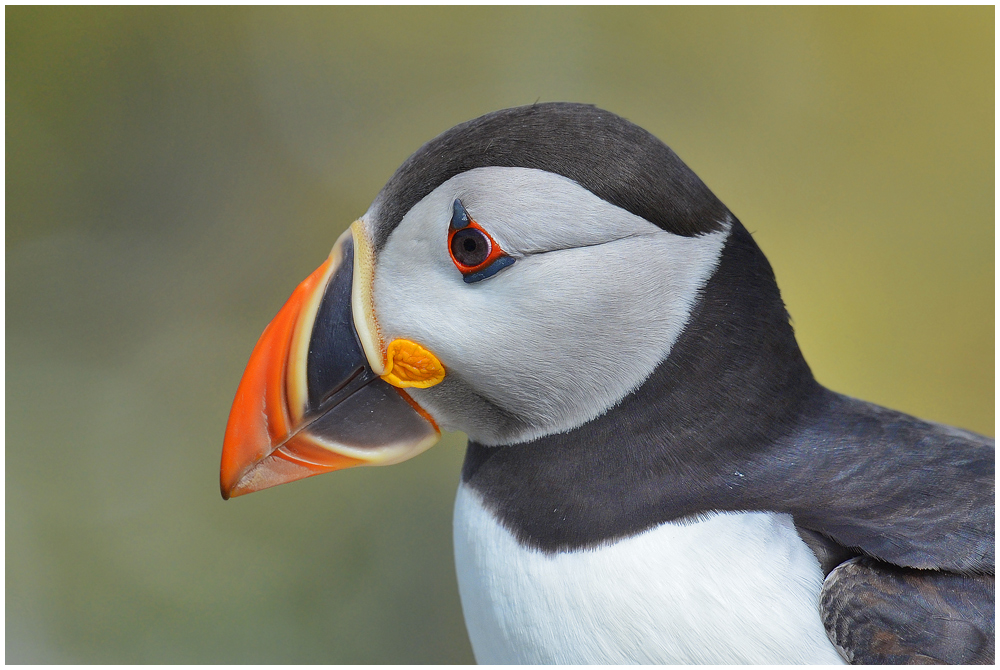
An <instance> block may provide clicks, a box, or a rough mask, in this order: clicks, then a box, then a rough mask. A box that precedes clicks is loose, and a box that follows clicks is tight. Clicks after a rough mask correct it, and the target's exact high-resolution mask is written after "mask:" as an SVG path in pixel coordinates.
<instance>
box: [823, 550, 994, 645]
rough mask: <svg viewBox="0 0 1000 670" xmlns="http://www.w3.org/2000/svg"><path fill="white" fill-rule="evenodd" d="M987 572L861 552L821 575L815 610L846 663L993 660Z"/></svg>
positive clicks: (990, 590)
mask: <svg viewBox="0 0 1000 670" xmlns="http://www.w3.org/2000/svg"><path fill="white" fill-rule="evenodd" d="M993 604H994V587H993V576H992V575H969V576H966V575H958V574H954V573H948V572H936V571H933V570H915V569H912V568H900V567H898V566H895V565H891V564H888V563H882V562H879V561H876V560H874V559H871V558H867V557H858V558H853V559H851V560H849V561H847V562H846V563H843V564H841V565H840V566H838V567H837V568H836V569H834V570H833V572H831V573H830V575H829V576H828V577H827V579H826V581H825V582H824V584H823V591H822V593H821V595H820V613H821V616H822V618H823V624H824V625H825V626H826V630H827V634H828V635H829V636H830V640H831V641H832V642H833V643H834V644H835V645H836V646H837V648H838V649H839V650H840V652H841V654H843V655H844V657H845V658H846V659H847V660H848V661H850V662H851V663H862V664H870V663H893V664H899V663H906V664H927V663H948V664H956V663H991V664H992V663H993V662H994V654H995V642H994V634H993V630H994V627H993V626H994V609H993Z"/></svg>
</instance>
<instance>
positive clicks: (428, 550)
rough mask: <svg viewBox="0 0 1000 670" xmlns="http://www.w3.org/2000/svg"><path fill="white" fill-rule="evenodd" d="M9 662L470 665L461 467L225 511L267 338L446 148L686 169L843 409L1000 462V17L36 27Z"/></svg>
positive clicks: (12, 33)
mask: <svg viewBox="0 0 1000 670" xmlns="http://www.w3.org/2000/svg"><path fill="white" fill-rule="evenodd" d="M5 16H6V63H7V68H6V76H7V88H6V137H7V143H6V175H7V179H6V237H5V241H6V252H5V260H6V274H5V277H6V306H7V307H6V316H7V319H6V335H7V340H6V342H7V344H6V399H7V400H6V438H7V441H6V445H7V448H6V458H5V463H6V478H5V482H6V517H5V518H6V660H7V661H8V662H14V663H25V662H81V663H92V662H101V663H131V662H214V663H228V662H259V663H273V662H331V663H337V662H378V663H386V662H404V663H405V662H412V663H419V662H444V663H448V662H471V661H472V655H471V651H470V648H469V644H468V641H467V639H466V635H465V630H464V626H463V623H462V615H461V609H460V604H459V600H458V593H457V588H456V585H455V577H454V568H453V566H452V557H451V530H450V528H451V505H452V499H453V495H454V491H455V488H456V485H457V481H458V475H459V467H460V464H461V460H462V456H463V445H464V438H463V436H461V435H449V436H447V437H446V438H445V439H444V440H443V441H442V443H441V444H440V445H439V446H437V447H435V448H434V449H432V450H430V451H429V452H427V453H426V454H424V455H422V456H420V457H419V458H416V459H414V460H412V461H409V462H407V463H404V464H401V465H398V466H394V467H391V468H363V469H358V470H351V471H345V472H341V473H336V474H333V475H325V476H322V477H316V478H313V479H309V480H306V481H302V482H298V483H295V484H292V485H288V486H283V487H279V488H277V489H273V490H269V491H265V492H262V493H258V494H254V495H252V496H248V497H245V498H240V499H238V500H235V501H231V502H223V501H222V500H221V498H220V497H219V492H218V461H219V451H220V447H221V443H222V435H223V430H224V427H225V422H226V417H227V415H228V411H229V405H230V402H231V401H232V397H233V394H234V392H235V389H236V384H237V382H238V380H239V378H240V375H241V373H242V370H243V366H244V364H245V363H246V360H247V358H248V356H249V354H250V351H251V349H252V347H253V345H254V342H255V341H256V339H257V337H258V335H259V334H260V332H261V330H262V329H263V328H264V326H265V325H266V324H267V322H268V321H269V320H270V318H271V317H272V316H273V315H274V314H275V313H276V312H277V310H278V308H279V307H280V306H281V304H282V303H283V302H284V300H285V299H286V298H287V296H288V295H289V294H290V293H291V291H292V289H293V288H294V287H295V285H296V284H297V283H298V281H299V280H300V279H302V278H304V277H305V276H306V274H307V273H309V272H310V271H311V270H312V269H313V268H315V267H316V266H317V265H319V263H320V262H321V261H322V260H323V259H324V257H325V256H326V254H327V252H328V251H329V248H330V246H331V245H332V244H333V242H334V240H335V239H336V238H337V236H338V234H339V233H340V232H341V231H342V230H343V229H344V228H345V227H346V226H347V225H348V224H349V223H350V222H351V221H352V220H353V219H354V218H355V217H356V216H358V215H359V214H361V213H362V212H364V211H365V209H367V206H368V204H369V202H370V201H371V199H372V198H373V197H374V196H375V194H376V192H377V191H378V189H379V188H380V187H381V185H382V184H383V183H384V182H385V180H386V179H387V178H388V177H389V175H390V174H391V173H392V171H393V170H394V169H395V168H396V167H397V166H398V165H399V163H401V162H402V161H403V160H404V159H405V158H406V157H407V156H408V155H409V154H410V153H411V152H413V151H414V150H415V149H417V147H419V146H420V145H421V144H422V143H423V142H424V141H426V140H428V139H430V138H431V137H433V136H435V135H436V134H438V133H440V132H442V131H444V130H446V129H447V128H449V127H451V126H452V125H454V124H456V123H458V122H461V121H464V120H466V119H469V118H472V117H475V116H478V115H480V114H483V113H485V112H489V111H491V110H495V109H499V108H502V107H508V106H513V105H521V104H528V103H532V102H534V101H536V100H542V101H549V100H575V101H582V102H591V103H596V104H597V105H599V106H602V107H604V108H606V109H609V110H612V111H614V112H616V113H618V114H620V115H623V116H625V117H626V118H629V119H631V120H632V121H634V122H636V123H638V124H639V125H641V126H643V127H645V128H647V129H648V130H650V131H651V132H653V133H654V134H655V135H657V136H658V137H660V138H662V139H663V140H664V141H665V142H667V143H668V144H670V145H671V146H672V147H673V148H674V149H675V150H676V151H677V153H678V154H680V156H681V157H682V158H683V159H685V160H686V161H687V162H688V164H689V165H691V167H692V168H693V169H694V170H695V171H696V172H697V173H698V174H699V175H700V176H701V177H702V179H703V180H704V181H705V182H706V183H707V184H708V185H709V186H710V187H711V188H712V189H713V190H714V191H715V192H716V193H717V195H718V196H719V197H720V198H721V199H722V200H723V201H724V202H725V203H726V204H727V205H728V206H729V207H730V208H731V209H732V210H733V212H735V213H736V215H737V216H738V217H740V219H741V220H742V221H743V223H744V224H745V225H746V226H747V227H748V228H749V229H750V230H751V231H753V232H754V233H755V236H756V239H757V241H758V243H759V244H760V245H761V247H762V248H763V249H764V251H765V253H766V254H767V255H768V257H769V258H770V260H771V262H772V264H773V265H774V268H775V271H776V273H777V276H778V281H779V284H780V285H781V287H782V288H783V291H784V296H785V299H786V302H787V303H788V306H789V310H790V312H791V314H792V315H793V318H794V323H795V327H796V329H797V332H798V335H799V341H800V343H801V345H802V348H803V350H804V352H805V356H806V358H807V360H808V361H809V363H810V364H811V365H812V367H813V370H814V371H815V373H816V375H817V377H818V378H819V379H820V381H822V382H824V383H825V384H826V385H828V386H830V387H831V388H833V389H835V390H837V391H841V392H844V393H848V394H851V395H855V396H859V397H862V398H865V399H868V400H872V401H875V402H878V403H881V404H885V405H889V406H891V407H895V408H899V409H902V410H905V411H907V412H910V413H912V414H916V415H918V416H921V417H925V418H929V419H933V420H936V421H943V422H947V423H952V424H957V425H959V426H963V427H966V428H969V429H972V430H975V431H978V432H981V433H986V434H989V435H992V434H993V431H994V251H993V249H994V224H993V219H994V162H993V156H994V153H993V151H994V149H993V148H994V93H993V92H994V9H993V8H992V7H977V8H944V9H942V8H917V9H912V8H890V9H858V8H838V9H823V8H817V9H755V8H743V9H732V8H706V9H677V8H641V9H607V8H585V9H578V8H507V9H494V8H475V9H465V8H458V7H448V8H432V9H423V8H391V9H377V8H376V9H353V8H326V9H294V10H285V9H249V10H244V9H201V8H171V9H127V8H112V9H87V8H56V7H50V8H27V7H9V8H7V10H6V13H5Z"/></svg>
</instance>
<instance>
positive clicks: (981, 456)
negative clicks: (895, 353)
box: [220, 103, 995, 664]
mask: <svg viewBox="0 0 1000 670" xmlns="http://www.w3.org/2000/svg"><path fill="white" fill-rule="evenodd" d="M441 431H462V432H464V433H465V434H466V435H467V436H468V446H467V451H466V455H465V461H464V464H463V466H462V470H461V478H460V483H459V486H458V493H457V496H456V500H455V509H454V552H455V565H456V573H457V577H458V586H459V592H460V595H461V602H462V609H463V613H464V616H465V622H466V627H467V629H468V633H469V638H470V640H471V643H472V648H473V651H474V653H475V657H476V660H477V661H478V662H479V663H573V664H577V663H822V664H841V663H863V664H868V663H953V664H954V663H993V662H994V653H995V652H994V646H995V642H994V491H995V489H994V486H995V484H994V451H995V445H994V440H993V439H990V438H988V437H984V436H982V435H978V434H975V433H972V432H969V431H966V430H962V429H959V428H954V427H951V426H946V425H942V424H939V423H933V422H930V421H924V420H921V419H918V418H915V417H912V416H908V415H906V414H903V413H901V412H898V411H894V410H891V409H887V408H884V407H880V406H877V405H874V404H871V403H868V402H865V401H862V400H858V399H854V398H850V397H847V396H844V395H841V394H839V393H836V392H833V391H831V390H829V389H827V388H825V387H824V386H822V385H821V384H820V383H819V382H817V381H816V379H815V378H814V377H813V375H812V372H811V371H810V368H809V366H808V365H807V363H806V361H805V359H804V358H803V355H802V353H801V351H800V349H799V347H798V344H797V343H796V340H795V335H794V332H793V329H792V326H791V324H790V317H789V314H788V312H787V311H786V309H785V305H784V303H783V302H782V299H781V294H780V292H779V290H778V286H777V283H776V280H775V276H774V272H773V271H772V269H771V266H770V264H769V263H768V261H767V259H766V258H765V256H764V254H763V253H762V252H761V250H760V248H759V247H758V246H757V244H756V243H755V241H754V239H753V237H752V236H751V234H750V233H749V232H748V231H747V229H746V228H745V227H744V226H743V225H742V224H741V223H740V221H739V220H738V219H737V218H736V217H735V216H734V215H733V214H732V213H731V212H730V211H729V210H728V209H727V208H726V206H725V205H723V204H722V202H721V201H720V200H719V199H718V198H717V197H716V196H715V195H714V194H713V193H712V192H711V191H710V190H709V189H708V187H707V186H706V185H705V184H704V183H703V182H702V181H701V180H700V179H699V178H698V177H697V176H696V175H695V174H694V172H693V171H692V170H691V169H690V168H688V167H687V166H686V165H685V164H684V163H683V162H682V161H681V160H680V158H678V156H677V155H676V154H675V153H674V152H673V151H672V150H671V149H669V148H668V147H667V146H666V145H665V144H664V143H663V142H661V141H660V140H659V139H657V138H656V137H654V136H653V135H652V134H650V133H649V132H647V131H645V130H643V129H642V128H640V127H638V126H636V125H634V124H632V123H631V122H629V121H627V120H625V119H623V118H621V117H619V116H617V115H615V114H612V113H610V112H607V111H604V110H602V109H599V108H597V107H595V106H592V105H585V104H577V103H545V104H534V105H528V106H524V107H516V108H512V109H504V110H501V111H497V112H493V113H490V114H487V115H485V116H481V117H479V118H476V119H473V120H471V121H468V122H466V123H462V124H460V125H458V126H455V127H454V128H452V129H450V130H448V131H446V132H444V133H443V134H441V135H439V136H438V137H436V138H434V139H432V140H430V141H429V142H427V143H426V144H425V145H423V146H422V147H421V148H420V149H419V150H418V151H417V152H416V153H414V154H413V155H412V156H410V158H408V159H407V160H406V161H405V162H404V163H403V164H402V166H400V167H399V169H398V170H396V172H395V173H394V174H393V175H392V176H391V178H390V179H389V181H388V182H387V183H386V184H385V186H384V187H383V188H382V190H381V191H380V192H379V193H378V194H377V196H376V197H375V200H374V201H373V203H372V205H371V207H370V208H369V209H368V211H367V212H365V213H364V215H362V216H361V217H360V218H359V219H358V220H357V221H355V222H354V223H353V224H351V226H350V227H349V228H348V229H347V230H346V231H345V232H344V233H343V235H341V236H340V238H339V239H338V240H337V241H336V243H335V244H334V246H333V249H332V251H331V252H330V254H329V256H328V258H327V259H326V260H325V261H324V262H323V264H322V265H320V267H319V268H317V269H316V270H315V271H314V272H313V273H312V274H311V275H309V276H308V277H307V278H306V279H305V280H304V281H303V282H302V283H301V284H300V285H299V286H298V287H297V288H296V289H295V291H294V292H293V293H292V296H291V297H290V298H289V300H288V302H287V303H286V304H285V305H284V306H283V307H282V308H281V310H280V311H279V313H278V314H277V316H276V317H275V318H274V320H273V321H272V322H271V323H270V324H269V325H268V326H267V328H266V329H265V330H264V332H263V334H262V335H261V337H260V339H259V341H258V342H257V344H256V346H255V347H254V349H253V352H252V354H251V356H250V360H249V363H248V365H247V368H246V371H245V372H244V374H243V377H242V379H241V381H240V383H239V386H238V388H237V392H236V397H235V400H234V403H233V406H232V410H231V413H230V416H229V421H228V424H227V427H226V432H225V437H224V443H223V451H222V463H221V473H220V483H221V489H222V496H223V498H226V499H229V498H231V497H236V496H241V495H244V494H247V493H251V492H254V491H259V490H261V489H265V488H269V487H272V486H276V485H278V484H282V483H287V482H291V481H295V480H298V479H302V478H304V477H310V476H313V475H317V474H321V473H324V472H330V471H333V470H339V469H343V468H348V467H353V466H362V465H390V464H393V463H398V462H400V461H403V460H406V459H409V458H412V457H414V456H416V455H418V454H420V453H421V452H423V451H424V450H426V449H428V448H429V447H430V446H431V445H433V444H434V443H435V442H436V441H437V439H438V438H439V436H440V434H441Z"/></svg>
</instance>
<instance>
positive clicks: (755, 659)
mask: <svg viewBox="0 0 1000 670" xmlns="http://www.w3.org/2000/svg"><path fill="white" fill-rule="evenodd" d="M454 532H455V563H456V567H457V570H458V586H459V592H460V593H461V597H462V609H463V610H464V613H465V624H466V627H467V628H468V630H469V637H470V638H471V641H472V648H473V651H474V652H475V655H476V660H477V661H478V662H479V663H491V664H493V663H573V664H580V663H843V659H841V657H840V655H839V654H838V653H837V652H836V650H835V649H834V647H833V645H832V644H831V643H830V641H829V639H828V638H827V636H826V632H825V631H824V629H823V624H822V623H821V622H820V618H819V609H818V602H819V591H820V587H821V585H822V581H823V574H822V572H821V571H820V568H819V564H818V562H817V561H816V558H815V557H814V556H813V554H812V552H811V551H810V550H809V549H808V547H806V545H805V544H804V543H803V542H802V540H801V539H800V538H799V536H798V534H797V533H796V532H795V528H794V526H793V524H792V519H791V517H789V516H788V515H786V514H771V513H762V512H754V513H718V514H713V515H712V516H710V517H709V518H706V519H704V520H701V521H697V522H690V523H684V524H678V523H667V524H663V525H661V526H657V527H656V528H653V529H651V530H648V531H646V532H644V533H641V534H639V535H636V536H634V537H630V538H627V539H624V540H620V541H618V542H615V543H613V544H610V545H604V546H601V547H597V548H594V549H586V550H580V551H573V552H564V553H557V554H554V555H547V554H544V553H542V552H540V551H537V550H534V549H529V548H525V547H524V546H522V545H521V544H519V543H518V542H517V540H515V539H514V536H513V535H512V534H511V533H510V532H509V531H507V530H506V529H505V528H504V527H503V526H501V525H500V524H499V523H498V522H497V520H496V519H495V518H494V517H493V516H492V514H490V513H489V512H488V511H487V510H486V509H484V507H483V505H482V504H481V502H480V499H479V497H478V495H477V494H476V493H475V492H474V491H472V490H471V489H469V488H467V487H466V486H464V485H462V486H460V487H459V490H458V498H457V500H456V501H455V528H454Z"/></svg>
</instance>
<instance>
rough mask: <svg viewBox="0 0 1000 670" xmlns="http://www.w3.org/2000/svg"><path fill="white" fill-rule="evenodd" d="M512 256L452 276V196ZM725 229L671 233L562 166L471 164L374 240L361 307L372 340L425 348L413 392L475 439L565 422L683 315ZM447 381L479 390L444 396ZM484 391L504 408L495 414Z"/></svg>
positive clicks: (672, 337) (628, 387)
mask: <svg viewBox="0 0 1000 670" xmlns="http://www.w3.org/2000/svg"><path fill="white" fill-rule="evenodd" d="M456 198H461V199H462V201H463V203H464V204H465V205H466V207H467V209H468V211H469V213H470V215H471V216H472V217H473V218H474V219H475V220H476V221H477V222H478V223H479V224H480V225H481V226H483V228H485V229H486V230H487V231H488V232H489V233H490V235H491V236H492V237H493V238H494V239H495V240H496V241H497V242H498V243H499V244H500V245H501V247H502V248H503V249H504V250H505V251H506V252H507V253H508V254H510V255H511V256H513V257H515V258H516V259H517V261H516V262H515V264H514V265H513V266H511V267H510V268H507V269H505V270H503V271H501V272H500V273H498V274H497V275H495V276H494V277H491V278H489V279H487V280H484V281H481V282H478V283H475V284H466V283H465V282H464V281H463V280H462V275H461V273H459V271H458V270H457V269H456V267H455V265H454V263H453V262H452V260H451V258H450V256H449V254H448V249H447V235H448V225H449V221H450V219H451V213H452V203H453V202H454V200H455V199H456ZM727 234H728V224H726V227H725V230H722V231H720V232H716V233H711V234H706V235H701V236H698V237H683V236H678V235H673V234H670V233H667V232H665V231H663V230H661V229H660V228H658V227H656V226H654V225H653V224H651V223H650V222H648V221H646V220H645V219H643V218H641V217H638V216H635V215H634V214H631V213H630V212H628V211H626V210H624V209H622V208H620V207H617V206H615V205H612V204H611V203H609V202H607V201H605V200H602V199H601V198H599V197H598V196H596V195H594V194H593V193H591V192H590V191H588V190H586V189H584V188H583V187H581V186H580V185H579V184H577V183H576V182H574V181H572V180H570V179H567V178H565V177H562V176H559V175H555V174H552V173H550V172H544V171H541V170H533V169H528V168H500V167H490V168H478V169H475V170H470V171H468V172H464V173H462V174H459V175H457V176H455V177H453V178H451V179H449V180H448V181H447V182H445V183H444V184H442V185H441V186H439V187H438V188H437V189H435V190H434V191H433V192H432V193H431V194H429V195H428V196H426V197H425V198H424V199H423V200H421V201H420V202H419V203H418V204H417V205H415V206H414V207H413V208H412V209H411V210H410V211H409V212H407V214H406V215H405V216H404V217H403V220H402V222H401V223H400V224H399V226H398V227H397V228H396V229H395V231H393V233H392V234H391V235H390V237H389V239H388V241H387V243H386V245H385V247H384V248H383V249H382V250H381V252H380V253H379V256H378V259H377V262H376V269H375V278H374V292H373V295H374V303H375V313H376V317H377V319H378V322H379V326H380V328H381V332H382V335H383V337H384V338H385V340H386V342H388V341H391V340H392V339H393V338H397V337H399V338H406V339H410V340H414V341H416V342H419V343H420V344H422V345H423V346H425V347H427V348H428V349H430V350H431V351H432V352H433V353H434V354H435V355H436V356H437V357H438V358H439V359H440V360H441V362H442V363H444V365H445V368H446V369H447V375H446V377H445V381H444V382H443V383H442V384H441V385H440V386H439V387H434V388H430V389H413V390H411V393H412V395H413V397H414V398H415V399H416V400H417V402H418V403H420V404H421V405H422V406H423V407H424V408H425V409H426V410H427V411H429V412H430V413H431V414H432V415H433V416H434V418H435V419H436V420H437V421H438V423H439V424H440V425H441V426H442V427H443V428H445V429H457V430H462V431H465V432H466V433H467V434H468V435H469V436H470V437H471V438H473V439H474V440H477V441H478V442H481V443H483V444H488V445H495V444H502V443H514V442H522V441H526V440H529V439H533V438H535V437H538V436H541V435H547V434H551V433H554V432H559V431H564V430H569V429H571V428H575V427H576V426H579V425H581V424H583V423H585V422H586V421H589V420H590V419H593V418H594V417H596V416H598V415H599V414H601V413H603V412H605V411H606V410H607V409H608V408H610V407H612V406H613V405H614V404H615V403H617V402H619V401H620V400H621V399H622V398H623V397H625V395H627V394H628V393H630V392H631V391H633V390H635V389H636V388H638V386H639V385H640V384H641V383H642V382H643V381H644V380H645V379H646V378H647V377H648V376H649V374H650V373H651V372H652V370H653V369H654V368H655V367H656V365H657V364H658V363H660V362H661V361H662V360H664V359H665V358H666V356H667V354H668V353H669V352H670V348H671V346H673V343H674V342H675V341H676V339H677V337H678V335H679V334H680V332H681V331H682V330H683V328H684V325H685V324H686V323H687V321H688V318H689V317H690V312H691V309H692V306H693V305H694V303H695V301H696V298H697V295H698V291H699V290H700V289H701V287H702V286H703V285H704V283H705V281H707V279H708V277H709V276H710V275H711V273H712V271H713V270H714V268H715V266H716V265H717V263H718V260H719V255H720V253H721V250H722V247H723V244H724V242H725V238H726V235H727ZM456 380H458V381H460V382H461V383H462V384H464V387H467V388H471V389H472V390H473V393H472V394H467V396H471V395H475V396H478V397H479V398H478V399H477V398H473V397H466V398H461V399H456V396H455V395H454V394H449V392H448V390H449V386H451V387H452V388H453V387H454V384H455V381H456ZM482 398H485V399H486V401H487V402H488V403H489V404H491V405H492V406H494V407H498V408H500V409H501V411H502V412H503V413H504V414H506V415H508V416H512V417H516V420H515V421H513V422H512V425H513V426H514V427H513V428H512V427H510V426H506V427H503V426H498V425H497V423H496V422H495V421H494V422H491V421H490V420H488V419H489V418H490V417H488V416H487V415H486V413H485V412H483V411H481V408H482V405H476V404H475V402H476V401H478V402H481V399H482Z"/></svg>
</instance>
